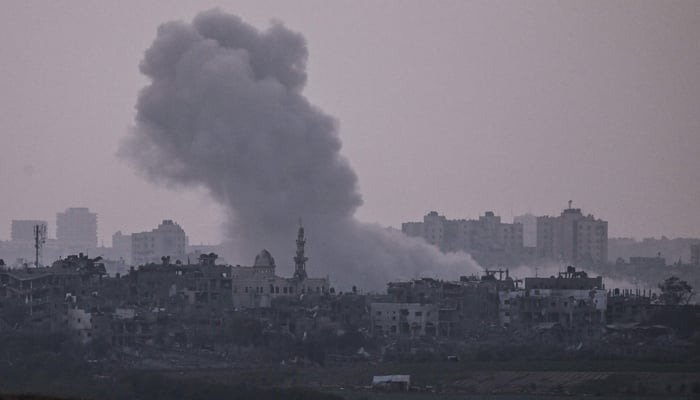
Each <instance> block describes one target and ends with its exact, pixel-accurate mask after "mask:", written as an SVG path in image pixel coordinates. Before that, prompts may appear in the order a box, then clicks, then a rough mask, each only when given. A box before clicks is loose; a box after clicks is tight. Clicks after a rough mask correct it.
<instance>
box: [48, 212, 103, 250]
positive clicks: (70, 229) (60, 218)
mask: <svg viewBox="0 0 700 400" xmlns="http://www.w3.org/2000/svg"><path fill="white" fill-rule="evenodd" d="M56 240H57V241H58V243H59V245H61V246H64V247H66V248H69V249H70V250H71V251H77V250H87V249H91V248H95V247H97V214H95V213H91V212H90V210H89V209H87V208H85V207H81V208H69V209H67V210H66V211H65V212H62V213H58V214H56Z"/></svg>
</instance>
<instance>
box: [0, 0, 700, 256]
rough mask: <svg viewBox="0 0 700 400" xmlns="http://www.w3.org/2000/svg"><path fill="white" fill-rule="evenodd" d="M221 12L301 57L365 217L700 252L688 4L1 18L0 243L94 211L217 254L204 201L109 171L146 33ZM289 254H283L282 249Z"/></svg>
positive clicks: (63, 12)
mask: <svg viewBox="0 0 700 400" xmlns="http://www.w3.org/2000/svg"><path fill="white" fill-rule="evenodd" d="M216 6H219V7H221V8H222V9H223V10H225V11H227V12H231V13H235V14H238V15H239V16H241V17H242V18H243V19H244V20H246V21H247V22H249V23H252V24H253V25H255V26H257V27H259V28H263V27H265V26H266V25H268V23H269V21H270V20H272V19H278V20H281V21H283V22H284V23H285V25H286V26H287V27H289V28H291V29H292V30H295V31H298V32H301V33H302V34H303V35H304V36H305V37H306V40H307V43H308V48H309V62H308V74H309V79H308V85H307V88H306V90H305V94H306V96H307V97H308V98H309V99H310V100H311V101H312V102H313V103H315V104H316V105H317V106H318V107H320V108H322V109H323V110H324V111H325V112H327V113H329V114H331V115H334V116H335V117H337V118H338V120H339V124H340V135H341V139H342V140H343V145H344V147H343V150H342V152H343V154H344V155H345V156H347V157H348V158H349V160H350V162H351V164H352V166H353V168H354V169H355V171H356V172H357V174H358V176H359V181H360V190H361V193H362V196H363V198H364V205H363V206H362V207H361V208H360V209H359V211H358V214H357V216H358V218H359V219H360V220H364V221H369V222H379V223H381V224H384V225H393V226H398V225H399V224H400V222H401V221H406V220H418V219H420V218H421V217H422V215H423V214H424V213H425V212H426V211H428V210H432V209H435V210H439V211H441V212H442V213H445V214H446V215H448V216H449V217H476V216H477V215H479V214H481V213H483V211H485V210H494V211H495V212H496V213H498V214H500V215H502V216H503V217H504V218H505V219H506V220H509V219H510V218H511V216H512V215H517V214H520V213H523V212H527V211H531V212H533V213H535V214H557V213H558V212H559V211H560V209H561V208H563V207H565V206H566V201H567V200H569V199H572V200H574V205H575V206H579V207H583V208H584V212H590V213H593V214H595V215H596V216H598V217H601V218H604V219H607V220H608V221H609V222H610V236H636V237H645V236H660V235H667V236H673V237H675V236H696V237H697V236H700V212H698V207H697V206H698V199H700V184H698V180H697V177H698V172H700V157H698V152H699V150H700V72H698V71H700V2H697V1H686V2H682V1H656V2H645V1H629V2H623V1H615V2H602V1H588V2H583V1H581V2H539V1H538V2H522V1H518V2H515V1H514V2H493V1H486V2H466V1H456V2H448V1H442V2H427V1H424V2H407V1H401V2H399V1H396V2H392V1H383V2H376V1H367V2H357V1H352V2H351V1H347V2H340V1H334V2H327V1H306V2H301V1H294V2H288V1H280V2H261V1H249V2H243V1H241V2H238V1H231V2H223V1H222V2H212V3H208V2H204V1H196V2H194V1H193V2H173V1H163V2H144V1H139V2H126V1H122V2H87V1H85V2H80V1H71V2H60V3H59V2H34V1H15V2H4V3H3V12H2V14H0V37H2V38H3V43H2V50H1V51H0V148H1V149H2V150H3V151H2V153H1V154H0V182H1V183H2V193H3V194H2V196H0V198H2V200H0V205H1V207H0V239H7V238H9V230H10V228H9V227H10V220H11V219H13V218H17V219H35V218H40V219H47V220H49V223H50V225H51V228H50V229H51V231H53V229H54V228H55V226H54V225H55V213H56V212H57V211H60V210H62V209H64V208H66V207H71V206H87V207H90V208H91V209H92V210H94V211H96V212H97V213H98V214H99V222H98V223H99V235H100V239H102V240H104V241H105V244H109V243H110V241H111V235H112V233H113V232H115V231H116V230H119V229H121V230H123V231H127V232H133V231H140V230H146V229H152V228H153V227H155V226H156V225H157V224H158V222H159V221H160V220H162V219H164V218H173V219H175V220H176V221H178V222H179V223H180V224H181V225H182V226H183V228H184V229H185V230H186V231H187V232H188V234H189V236H190V238H191V242H193V243H199V242H217V241H219V240H220V239H221V235H222V229H221V227H220V223H221V221H222V220H223V218H222V210H221V209H220V208H218V206H216V205H215V204H213V202H211V201H210V200H209V199H208V197H207V193H206V192H204V191H200V192H196V191H195V192H192V191H187V192H183V191H176V190H168V189H163V188H159V187H157V186H156V185H153V184H151V183H148V182H147V181H146V180H145V179H143V178H141V177H139V176H137V175H136V174H135V173H134V172H133V170H132V168H131V167H130V166H129V165H128V164H127V163H126V162H124V161H122V160H120V159H118V158H117V157H116V155H115V154H116V151H117V148H118V144H119V142H120V140H121V139H122V138H123V137H124V136H125V134H126V130H127V129H128V128H129V126H130V125H131V124H132V121H133V116H134V104H135V101H136V96H137V92H138V91H139V90H140V88H141V87H143V86H144V85H145V84H146V79H145V78H144V77H142V76H141V75H140V74H139V72H138V64H139V62H140V60H141V59H142V56H143V51H144V50H145V49H146V48H147V47H148V46H149V45H150V44H151V42H152V41H153V39H154V37H155V30H156V28H157V26H158V25H159V24H161V23H163V22H165V21H169V20H173V19H183V20H190V19H191V18H192V17H193V16H194V15H195V14H196V13H197V12H198V11H202V10H205V9H209V8H212V7H216ZM290 240H291V239H290Z"/></svg>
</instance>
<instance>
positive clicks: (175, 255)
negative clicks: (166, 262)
mask: <svg viewBox="0 0 700 400" xmlns="http://www.w3.org/2000/svg"><path fill="white" fill-rule="evenodd" d="M186 255H187V235H186V234H185V231H184V230H183V229H182V227H180V225H178V224H177V223H175V222H173V221H172V220H169V219H166V220H163V222H162V223H161V224H160V225H158V227H157V228H156V229H153V230H152V231H150V232H140V233H134V234H132V235H131V263H132V264H134V265H145V264H149V263H160V262H161V260H162V258H163V257H169V258H170V260H171V261H173V262H177V261H180V262H185V261H186Z"/></svg>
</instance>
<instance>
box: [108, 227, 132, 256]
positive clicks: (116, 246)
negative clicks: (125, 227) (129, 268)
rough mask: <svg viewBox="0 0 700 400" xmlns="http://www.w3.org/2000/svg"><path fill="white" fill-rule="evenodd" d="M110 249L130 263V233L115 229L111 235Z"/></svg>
mask: <svg viewBox="0 0 700 400" xmlns="http://www.w3.org/2000/svg"><path fill="white" fill-rule="evenodd" d="M112 251H113V253H114V255H115V256H117V257H119V258H121V259H123V260H124V261H126V262H127V263H131V235H125V234H123V233H122V231H117V232H116V233H115V234H114V235H112Z"/></svg>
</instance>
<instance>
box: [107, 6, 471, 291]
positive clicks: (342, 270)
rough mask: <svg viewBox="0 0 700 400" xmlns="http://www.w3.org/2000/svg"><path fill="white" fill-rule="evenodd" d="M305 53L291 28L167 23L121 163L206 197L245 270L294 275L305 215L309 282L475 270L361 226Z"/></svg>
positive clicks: (148, 58) (460, 258)
mask: <svg viewBox="0 0 700 400" xmlns="http://www.w3.org/2000/svg"><path fill="white" fill-rule="evenodd" d="M307 56H308V54H307V49H306V43H305V40H304V38H303V37H302V36H301V35H300V34H298V33H296V32H292V31H290V30H289V29H287V28H286V27H284V26H283V25H282V24H281V23H273V24H272V26H271V27H270V28H269V29H267V30H266V31H258V30H257V29H255V28H254V27H252V26H250V25H248V24H246V23H244V22H243V21H242V20H241V19H240V18H238V17H236V16H234V15H230V14H225V13H223V12H220V11H218V10H212V11H207V12H204V13H201V14H199V15H197V16H196V17H195V19H194V21H193V22H192V23H184V22H168V23H166V24H163V25H161V26H160V27H159V28H158V34H157V37H156V39H155V41H154V42H153V44H152V46H151V47H150V48H149V49H148V50H147V51H146V54H145V57H144V59H143V61H142V62H141V65H140V69H141V72H142V73H143V74H145V75H146V76H147V77H148V78H149V79H150V80H151V83H150V84H149V85H148V86H146V87H145V88H144V89H143V90H142V91H141V93H140V95H139V98H138V102H137V105H136V109H137V115H136V123H135V126H134V129H133V130H132V132H131V133H130V134H129V136H128V137H127V139H126V140H125V141H124V143H123V145H122V148H121V154H122V155H124V156H126V157H127V158H128V159H130V160H131V161H132V162H133V163H134V164H135V165H136V166H137V167H139V168H140V169H141V170H142V171H144V172H145V173H146V175H147V176H148V177H149V178H151V179H152V180H154V181H158V182H160V183H164V184H167V185H175V186H185V187H187V186H203V187H205V188H207V189H208V191H209V192H210V194H211V196H212V198H213V199H215V200H216V201H217V202H219V203H221V204H222V205H224V207H225V208H226V209H227V210H228V212H229V217H230V218H229V221H227V228H228V231H229V234H230V239H231V240H230V242H231V246H232V247H233V248H232V250H233V254H235V257H236V260H237V261H238V262H241V263H246V261H239V260H241V257H244V258H243V259H242V260H252V257H253V255H254V254H255V253H257V252H258V251H259V250H260V249H261V248H262V247H266V248H268V249H269V250H271V251H272V253H273V255H275V256H276V258H277V260H278V264H280V267H281V269H282V270H283V272H285V273H289V272H291V269H292V261H291V257H292V255H293V250H294V239H295V231H296V227H297V220H298V218H303V221H304V225H305V226H306V228H307V229H306V232H307V236H308V246H307V248H308V252H309V256H310V257H311V260H310V262H309V266H308V269H309V272H310V275H316V276H322V275H329V276H330V277H331V280H332V283H333V284H334V285H336V286H338V287H341V288H347V287H349V286H350V285H353V284H357V285H359V286H361V287H363V288H371V289H382V288H383V287H384V285H385V283H386V282H387V281H388V280H392V279H406V278H413V277H417V276H421V275H428V276H439V277H446V278H457V277H458V276H459V275H464V274H470V273H473V272H475V271H477V269H478V266H477V265H476V263H475V262H474V261H473V260H472V259H471V257H469V256H468V255H466V254H456V255H443V254H441V253H440V252H439V251H437V249H435V248H434V247H432V246H429V245H427V244H425V243H424V242H422V241H420V240H416V239H410V238H406V237H404V236H403V235H402V234H401V233H400V232H396V231H392V230H387V229H384V228H381V227H379V226H375V225H369V224H364V223H361V222H358V221H357V220H355V219H354V217H353V215H354V213H355V210H356V209H357V208H358V207H359V206H360V205H361V204H362V199H361V196H360V194H359V193H358V188H357V176H356V175H355V172H354V171H353V170H352V168H351V167H350V165H349V163H348V161H347V160H346V159H345V158H344V157H343V156H341V155H340V148H341V142H340V139H339V137H338V130H337V121H336V120H335V119H334V118H332V117H331V116H329V115H327V114H325V113H323V112H322V111H321V110H319V109H318V108H316V107H314V106H313V105H311V104H310V103H309V101H308V100H307V99H306V98H305V97H304V96H303V95H302V89H303V87H304V85H305V83H306V70H305V67H306V60H307ZM397 196H400V194H397ZM400 200H401V199H400V197H397V201H400Z"/></svg>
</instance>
